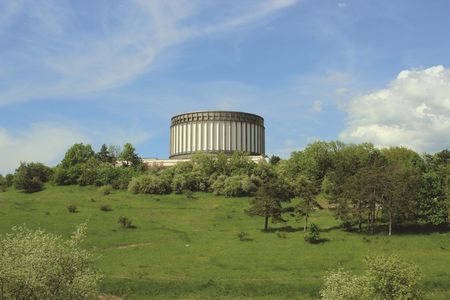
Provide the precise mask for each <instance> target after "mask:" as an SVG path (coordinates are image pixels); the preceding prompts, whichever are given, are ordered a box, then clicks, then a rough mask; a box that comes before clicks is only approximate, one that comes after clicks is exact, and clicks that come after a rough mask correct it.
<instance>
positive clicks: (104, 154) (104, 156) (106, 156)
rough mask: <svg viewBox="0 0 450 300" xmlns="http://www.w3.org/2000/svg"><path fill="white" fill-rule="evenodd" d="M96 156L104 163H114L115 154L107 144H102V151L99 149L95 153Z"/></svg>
mask: <svg viewBox="0 0 450 300" xmlns="http://www.w3.org/2000/svg"><path fill="white" fill-rule="evenodd" d="M95 157H96V158H97V159H98V160H99V161H101V162H104V163H113V162H114V157H113V155H112V154H111V153H110V152H109V149H108V147H106V145H105V144H103V145H102V147H101V148H100V151H98V152H97V153H96V154H95Z"/></svg>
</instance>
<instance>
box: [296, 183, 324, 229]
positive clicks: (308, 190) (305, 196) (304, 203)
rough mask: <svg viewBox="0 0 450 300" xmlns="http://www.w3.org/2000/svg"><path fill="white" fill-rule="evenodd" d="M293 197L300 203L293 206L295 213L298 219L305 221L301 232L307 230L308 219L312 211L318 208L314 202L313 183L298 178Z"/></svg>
mask: <svg viewBox="0 0 450 300" xmlns="http://www.w3.org/2000/svg"><path fill="white" fill-rule="evenodd" d="M295 190H296V191H295V195H296V196H297V197H298V198H299V200H300V202H299V203H298V204H297V205H296V206H295V212H296V214H297V216H298V217H299V218H304V219H305V224H304V226H303V231H304V232H306V230H307V229H308V219H309V217H310V216H311V213H312V212H313V210H314V209H316V208H317V207H318V203H317V201H316V197H315V194H316V188H315V185H314V183H313V182H312V181H311V180H309V179H307V178H306V177H305V176H300V177H298V178H297V180H296V182H295Z"/></svg>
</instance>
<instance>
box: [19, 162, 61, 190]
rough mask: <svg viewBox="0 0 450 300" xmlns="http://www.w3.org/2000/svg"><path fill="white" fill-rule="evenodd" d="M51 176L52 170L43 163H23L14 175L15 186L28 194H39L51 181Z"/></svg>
mask: <svg viewBox="0 0 450 300" xmlns="http://www.w3.org/2000/svg"><path fill="white" fill-rule="evenodd" d="M51 174H52V170H51V169H50V168H49V167H47V166H45V165H43V164H41V163H24V162H21V163H20V166H19V167H18V168H17V169H16V173H15V175H14V186H15V188H16V189H18V190H22V191H24V192H26V193H34V192H38V191H41V190H42V189H43V187H44V184H43V183H44V182H47V181H48V180H49V178H50V176H51Z"/></svg>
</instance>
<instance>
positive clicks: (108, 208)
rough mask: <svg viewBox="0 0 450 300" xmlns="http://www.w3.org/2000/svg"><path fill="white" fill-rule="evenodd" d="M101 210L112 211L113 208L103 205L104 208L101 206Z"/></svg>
mask: <svg viewBox="0 0 450 300" xmlns="http://www.w3.org/2000/svg"><path fill="white" fill-rule="evenodd" d="M100 210H101V211H112V208H111V207H109V206H108V205H102V206H100Z"/></svg>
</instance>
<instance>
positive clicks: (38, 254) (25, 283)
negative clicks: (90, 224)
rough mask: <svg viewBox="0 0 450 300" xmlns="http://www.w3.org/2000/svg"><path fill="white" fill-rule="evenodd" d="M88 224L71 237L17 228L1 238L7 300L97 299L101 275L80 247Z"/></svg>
mask: <svg viewBox="0 0 450 300" xmlns="http://www.w3.org/2000/svg"><path fill="white" fill-rule="evenodd" d="M85 232H86V225H85V224H82V225H80V226H79V227H78V228H77V230H76V231H75V232H74V234H73V235H72V237H71V238H70V240H63V239H62V238H61V236H58V235H54V234H51V233H47V232H45V231H43V230H30V229H27V228H24V227H13V229H12V233H10V234H7V235H6V236H5V237H3V238H2V240H1V241H0V284H1V293H2V295H1V297H2V298H5V299H94V298H95V297H96V296H97V294H98V283H99V281H100V279H101V275H100V274H99V273H98V272H97V271H96V270H95V269H94V267H93V262H92V255H91V254H90V253H89V252H87V251H86V250H84V249H82V248H81V247H80V243H81V242H82V241H83V239H84V237H85Z"/></svg>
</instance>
